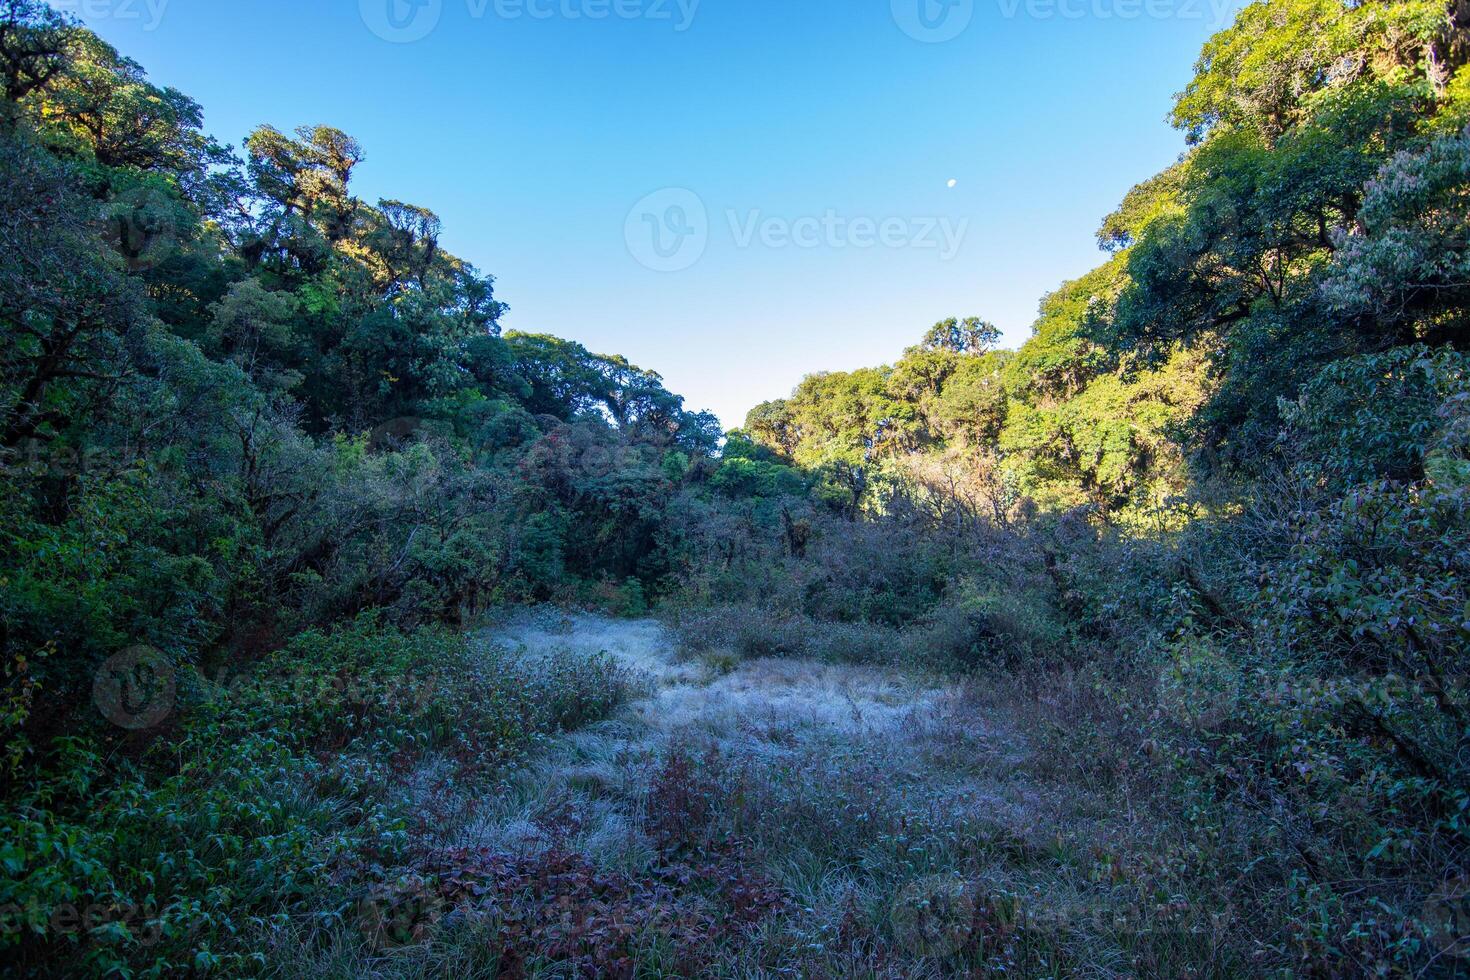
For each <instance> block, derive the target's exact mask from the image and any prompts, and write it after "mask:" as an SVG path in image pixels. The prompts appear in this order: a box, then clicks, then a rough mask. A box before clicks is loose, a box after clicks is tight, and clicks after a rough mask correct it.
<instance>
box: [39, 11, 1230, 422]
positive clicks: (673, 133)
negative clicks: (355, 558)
mask: <svg viewBox="0 0 1470 980" xmlns="http://www.w3.org/2000/svg"><path fill="white" fill-rule="evenodd" d="M680 2H681V0H53V3H54V4H55V5H56V6H58V7H60V8H63V9H70V10H72V11H74V12H76V13H78V14H79V15H80V16H81V18H82V20H83V21H84V22H86V23H87V24H88V25H89V26H91V27H92V28H94V29H95V30H97V31H98V32H99V33H100V34H102V36H103V37H105V38H107V39H108V40H109V41H111V42H113V43H114V44H116V45H117V46H118V47H119V48H120V49H121V50H122V51H123V52H124V53H125V54H128V55H130V56H132V57H133V58H135V59H137V60H138V61H140V62H141V63H142V64H143V65H144V66H145V67H146V68H147V69H148V71H149V72H150V75H151V76H152V78H153V79H154V80H155V81H156V82H158V83H159V84H167V85H173V86H176V87H178V88H180V89H182V90H183V91H185V92H186V93H188V94H189V95H191V96H192V97H194V98H195V99H197V100H198V101H199V102H201V103H202V104H203V106H204V108H205V111H206V125H207V127H208V129H209V130H210V131H211V132H213V133H214V134H215V135H217V136H218V137H219V138H220V139H222V140H225V141H227V142H230V143H233V144H235V145H237V146H238V145H239V143H240V141H241V139H242V138H243V137H244V135H245V134H246V133H247V132H249V130H250V129H252V128H253V127H254V126H256V125H258V124H261V123H270V124H272V125H275V126H277V127H278V128H280V129H284V130H289V129H291V128H294V127H296V126H298V125H302V124H309V123H317V122H322V123H328V124H330V125H334V126H337V127H339V128H341V129H343V130H345V131H347V132H349V133H351V134H352V135H354V136H356V137H357V138H358V139H359V140H360V141H361V142H362V144H363V145H364V147H365V149H366V152H367V161H366V163H365V164H364V165H363V166H362V167H361V169H360V171H359V176H358V178H357V184H356V192H357V193H358V194H359V195H360V196H361V197H363V198H364V199H367V200H372V201H375V200H377V199H378V198H379V197H393V198H398V199H402V200H407V201H411V202H413V203H416V204H422V205H424V206H427V207H430V208H432V209H434V210H435V211H437V212H438V213H439V214H440V215H441V216H442V217H443V219H444V223H445V244H446V246H447V247H449V248H450V249H451V250H452V251H454V252H455V253H456V254H458V255H460V256H462V257H464V258H466V259H468V260H469V261H471V262H473V263H474V264H475V265H476V266H478V267H479V268H480V269H482V270H483V271H485V272H489V273H491V274H493V275H495V276H496V277H497V280H498V292H499V295H500V297H501V299H503V300H504V301H506V302H508V303H509V304H510V305H511V307H512V312H511V314H510V315H509V317H508V318H507V320H506V326H507V327H508V328H510V329H515V330H524V331H535V332H547V333H554V334H558V335H561V336H565V337H569V338H572V339H574V340H578V341H580V342H582V343H584V344H586V345H587V346H588V347H590V348H592V349H593V350H596V351H599V352H603V353H621V354H625V355H627V356H628V357H629V358H630V359H631V360H633V361H634V362H635V363H638V364H640V365H642V366H644V367H647V368H652V369H654V370H657V371H659V372H660V373H662V374H663V375H664V377H665V379H666V381H667V383H668V385H669V387H670V388H672V389H673V390H675V391H678V392H680V393H681V394H684V395H686V396H687V397H688V400H689V402H690V406H691V407H693V408H708V409H711V410H713V411H715V412H716V413H717V414H718V415H719V416H720V417H721V419H722V420H723V421H724V422H725V423H726V425H730V426H733V425H738V424H739V423H740V422H741V421H743V418H744V415H745V412H746V410H748V409H749V408H750V407H751V406H753V405H754V404H756V403H758V402H760V401H763V400H765V399H767V398H773V397H782V396H784V395H786V394H788V393H789V392H790V390H791V388H792V387H793V386H794V385H795V384H796V383H797V382H798V381H799V380H800V379H801V378H802V376H803V375H805V374H807V373H810V372H813V371H817V370H824V369H828V370H830V369H848V368H855V367H859V366H863V365H871V364H880V363H884V362H888V361H891V360H893V359H894V358H895V357H897V356H898V355H899V353H900V352H901V351H902V349H903V348H904V347H905V346H907V345H908V344H910V343H912V342H913V341H914V340H915V339H917V337H918V336H919V335H920V334H921V333H922V331H923V330H924V329H925V328H926V327H927V326H928V325H930V324H932V323H934V322H935V321H936V320H939V319H942V318H944V317H946V316H951V315H958V316H967V315H979V316H983V317H985V318H987V319H990V320H993V321H994V322H996V323H997V324H999V325H1000V326H1001V328H1002V329H1003V330H1004V332H1005V336H1006V342H1007V344H1009V345H1019V344H1020V343H1022V342H1024V341H1025V339H1026V338H1027V337H1028V336H1029V335H1030V325H1031V322H1032V320H1033V318H1034V314H1035V311H1036V306H1037V301H1038V300H1039V298H1040V297H1041V296H1042V294H1044V293H1045V292H1047V291H1048V290H1051V289H1053V288H1055V287H1056V286H1057V285H1058V284H1059V283H1060V282H1061V281H1063V280H1064V279H1067V278H1072V277H1075V276H1077V275H1079V274H1081V273H1083V272H1085V271H1086V270H1087V269H1089V268H1091V267H1092V266H1093V265H1096V264H1097V263H1098V261H1100V256H1099V253H1098V252H1097V250H1096V245H1095V243H1094V240H1093V233H1094V231H1095V229H1096V228H1097V225H1098V223H1099V221H1100V219H1101V218H1102V216H1103V215H1104V214H1106V213H1107V212H1108V211H1109V210H1111V209H1112V207H1113V206H1114V205H1115V204H1116V203H1117V202H1118V201H1119V200H1120V199H1121V197H1122V195H1123V194H1124V193H1125V192H1126V191H1127V190H1128V188H1129V187H1130V186H1132V185H1133V184H1134V183H1136V182H1138V181H1139V180H1142V179H1144V178H1146V177H1148V176H1150V175H1152V174H1153V173H1155V172H1156V171H1158V170H1160V169H1161V168H1163V167H1165V166H1167V165H1168V164H1169V163H1170V162H1172V161H1173V160H1174V159H1175V158H1176V157H1177V156H1178V154H1179V152H1180V151H1181V149H1182V148H1183V141H1182V139H1181V137H1180V134H1178V133H1177V132H1175V131H1173V130H1172V129H1170V128H1169V127H1168V125H1167V123H1166V122H1165V116H1166V114H1167V112H1168V110H1169V106H1170V104H1171V98H1172V95H1173V93H1175V92H1177V91H1178V90H1179V89H1180V88H1182V87H1183V85H1184V84H1185V83H1186V82H1187V80H1188V78H1189V76H1190V70H1191V66H1192V64H1193V62H1194V60H1195V58H1196V57H1197V56H1198V53H1199V48H1200V45H1201V44H1202V42H1203V41H1204V40H1205V39H1206V38H1207V37H1208V36H1209V34H1210V33H1212V31H1213V30H1215V29H1217V28H1218V27H1219V26H1222V25H1221V24H1220V18H1221V17H1222V16H1228V11H1227V12H1225V13H1222V12H1221V11H1220V10H1219V9H1218V6H1219V4H1221V3H1224V2H1225V0H1147V2H1146V3H1145V0H1059V2H1060V3H1061V4H1062V5H1063V7H1064V8H1065V9H1062V8H1058V7H1056V6H1055V3H1056V2H1058V0H779V2H778V0H702V2H699V3H698V5H697V7H696V8H695V9H693V11H692V18H691V17H689V16H688V14H689V4H691V3H692V2H693V0H682V2H683V3H684V4H685V6H684V8H682V9H681V7H680V6H679V4H680ZM416 3H419V4H427V5H428V6H424V7H422V9H418V8H416V7H415V6H414V4H416ZM946 3H952V4H955V5H954V6H953V7H946ZM1212 3H1213V4H1214V6H1212ZM390 4H391V5H394V12H395V13H396V14H397V16H398V20H397V21H392V22H390V21H389V20H388V19H387V15H388V12H389V6H390ZM920 4H923V5H924V6H923V8H922V10H923V12H924V13H926V14H927V15H928V17H929V20H928V21H925V22H920V21H919V20H917V19H916V15H917V13H918V12H919V10H920V8H919V5H920ZM969 4H973V9H970V7H969V6H968V5H969ZM533 7H534V10H535V12H536V13H538V14H541V15H549V16H535V17H533V16H531V13H532V8H533ZM599 13H602V14H605V16H603V17H600V18H599V17H597V16H596V15H597V14H599ZM568 14H579V15H580V16H577V17H572V16H568ZM415 16H417V17H418V18H419V19H417V20H415V19H414V17H415ZM945 16H948V17H949V18H950V19H948V20H946V19H944V18H945ZM966 17H968V18H969V19H968V22H966V20H965V18H966ZM370 23H371V24H372V25H373V26H376V27H377V28H378V29H379V31H380V32H384V33H388V34H392V33H393V30H392V27H391V25H392V24H393V23H399V24H403V25H406V27H405V28H404V30H405V33H406V35H408V36H411V35H412V34H413V33H418V32H422V31H424V30H426V29H427V28H428V27H430V26H432V30H428V32H427V35H426V36H424V37H423V38H421V39H419V40H414V41H409V42H407V43H392V42H389V41H386V40H384V39H383V38H382V37H380V36H379V34H378V33H375V32H374V30H373V29H371V28H370V26H369V24H370ZM921 23H928V24H932V25H936V26H935V27H934V28H933V30H932V31H931V32H929V33H926V31H925V29H924V28H922V27H920V26H919V25H920V24H921ZM901 24H906V25H908V27H909V28H910V29H911V30H912V31H913V32H914V33H917V34H919V35H920V36H922V37H928V38H931V39H932V38H934V37H938V36H942V35H944V34H947V33H952V32H953V31H954V30H955V29H957V28H958V27H959V26H964V29H963V30H961V31H959V32H958V34H957V35H956V36H955V37H953V38H952V39H949V40H945V41H937V42H936V41H932V40H931V41H924V40H918V39H916V38H915V37H913V36H910V34H909V33H905V30H904V29H903V27H902V26H901ZM680 27H685V28H686V29H683V30H680V29H679V28H680ZM399 36H405V35H403V34H401V35H399ZM950 180H954V181H956V182H957V183H956V184H955V186H954V187H953V188H951V187H949V186H948V182H949V181H950ZM671 187H672V188H683V189H687V190H688V191H692V192H693V193H694V194H695V195H696V196H697V201H698V203H699V204H700V205H701V206H703V207H704V209H705V211H706V213H707V215H708V233H707V245H706V247H705V248H704V250H703V252H702V254H700V255H699V258H698V261H697V262H695V263H694V264H693V265H691V266H689V267H688V268H683V269H680V270H678V271H672V272H667V271H654V270H652V269H650V268H647V267H645V265H644V264H640V262H639V261H638V259H637V258H635V256H637V255H639V254H644V253H643V252H642V251H641V250H640V247H638V246H637V245H636V244H635V246H634V247H631V248H630V238H629V232H630V230H631V232H632V233H633V235H634V236H635V237H636V234H637V232H638V229H639V227H640V224H639V219H640V218H641V215H639V214H636V213H634V214H632V220H631V221H630V212H631V211H632V209H634V207H635V205H636V204H637V203H638V202H639V201H640V200H641V199H643V198H644V197H645V196H646V195H649V194H651V193H653V192H655V191H659V190H661V189H663V188H671ZM666 198H667V195H665V197H664V198H655V199H654V200H655V202H661V203H658V207H657V208H656V209H655V212H654V214H655V217H656V219H657V220H659V221H664V220H665V219H669V220H673V219H678V218H681V217H682V218H683V219H684V220H685V224H680V225H679V227H681V228H682V227H685V226H686V224H687V221H688V220H689V216H688V215H687V214H683V215H680V214H674V215H672V218H670V215H669V214H668V213H667V212H666V210H665V209H664V206H665V203H666ZM679 200H688V198H687V196H685V197H682V198H680V199H679ZM731 213H733V215H734V218H733V220H732V218H731ZM829 215H830V216H831V217H832V218H835V219H837V221H838V224H836V225H833V224H832V223H831V220H830V219H829V220H828V221H827V227H826V228H825V229H823V230H819V224H818V223H819V222H820V221H821V220H822V219H824V217H825V216H829ZM752 218H755V219H756V220H757V221H758V224H756V225H755V226H753V228H752V226H751V224H750V223H751V220H752ZM803 218H806V219H816V220H809V221H808V222H806V223H805V224H801V223H799V219H803ZM865 221H867V222H871V223H872V225H874V226H881V223H882V222H884V221H890V222H897V223H896V224H892V225H891V227H890V236H889V240H888V241H887V242H882V241H877V240H875V239H872V229H871V228H869V229H868V231H867V235H866V236H865V235H864V233H863V231H862V228H863V224H864V222H865ZM852 222H857V225H856V226H853V225H852V224H851V223H852ZM931 222H942V223H941V224H936V225H935V227H934V230H933V232H932V233H927V234H926V233H925V228H926V226H927V225H928V224H929V223H931ZM834 227H835V229H836V230H832V229H833V228H834ZM944 228H948V229H949V231H950V233H951V235H954V234H957V233H958V232H959V231H960V230H961V229H963V232H964V234H963V237H962V238H960V239H959V247H958V249H957V250H956V251H954V254H952V255H951V254H948V252H949V251H950V250H949V249H947V248H945V247H934V248H930V247H921V246H923V245H924V244H926V243H928V242H934V243H936V244H937V245H940V246H943V244H944V242H945V238H944V236H943V234H941V230H942V229H944ZM747 232H753V237H750V238H749V240H748V241H745V242H742V238H743V237H744V236H745V234H746V233H747ZM649 233H650V234H651V232H649ZM791 235H795V236H797V237H801V238H802V240H803V242H805V243H807V244H811V243H815V245H814V247H798V246H796V245H794V244H792V243H791V242H790V240H789V237H790V236H791ZM870 239H871V247H858V246H859V245H862V244H863V243H864V242H867V241H870ZM913 239H917V240H918V241H917V242H915V241H913ZM644 244H645V245H646V243H644ZM687 258H688V253H686V254H684V255H682V256H676V259H675V264H681V265H682V264H684V260H686V259H687Z"/></svg>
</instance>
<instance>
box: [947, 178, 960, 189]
mask: <svg viewBox="0 0 1470 980" xmlns="http://www.w3.org/2000/svg"><path fill="white" fill-rule="evenodd" d="M958 183H959V181H957V180H955V179H954V178H953V177H951V178H950V180H949V186H950V187H954V186H955V185H957V184H958Z"/></svg>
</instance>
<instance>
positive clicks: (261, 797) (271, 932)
mask: <svg viewBox="0 0 1470 980" xmlns="http://www.w3.org/2000/svg"><path fill="white" fill-rule="evenodd" d="M1467 64H1470V7H1467V6H1466V4H1465V3H1464V2H1463V0H1354V2H1347V0H1258V2H1255V3H1252V4H1250V5H1249V6H1246V7H1244V9H1243V10H1241V11H1240V13H1239V14H1238V16H1237V17H1236V19H1235V20H1234V22H1233V23H1231V24H1230V25H1229V26H1227V27H1226V28H1224V29H1223V30H1221V31H1219V32H1218V33H1217V34H1215V35H1214V36H1213V37H1212V38H1211V39H1210V40H1209V41H1208V43H1207V44H1206V46H1205V47H1204V49H1203V51H1202V52H1201V53H1200V55H1199V59H1198V63H1197V65H1196V68H1195V72H1194V76H1193V78H1192V79H1191V80H1190V81H1189V83H1188V85H1187V87H1186V88H1185V89H1184V91H1183V92H1182V93H1180V94H1179V95H1177V97H1176V98H1175V100H1174V102H1173V105H1172V109H1171V115H1170V120H1171V122H1172V123H1173V125H1174V126H1175V127H1177V129H1178V130H1179V131H1180V133H1181V135H1182V139H1183V143H1184V146H1185V149H1184V151H1183V152H1182V153H1181V155H1180V157H1179V159H1178V162H1177V163H1176V164H1175V165H1174V166H1172V167H1170V168H1169V169H1167V170H1165V171H1163V172H1162V173H1159V174H1157V175H1154V176H1151V177H1147V176H1146V175H1140V177H1146V179H1143V180H1142V182H1141V183H1139V184H1137V186H1135V187H1134V188H1133V190H1132V191H1130V192H1129V193H1128V194H1127V196H1126V197H1125V198H1124V199H1123V201H1122V202H1121V203H1120V204H1119V205H1118V207H1117V209H1116V210H1115V211H1114V212H1113V213H1111V214H1109V215H1107V216H1105V217H1104V218H1103V219H1102V223H1101V225H1100V227H1099V229H1098V232H1097V241H1098V245H1099V248H1100V250H1101V262H1100V264H1099V265H1098V266H1097V267H1096V268H1095V269H1094V270H1093V271H1091V272H1089V273H1087V274H1086V275H1085V276H1083V277H1082V278H1079V279H1077V280H1075V281H1071V282H1066V283H1063V284H1061V285H1059V286H1058V287H1057V288H1056V289H1055V291H1053V292H1052V293H1050V294H1049V295H1047V296H1045V297H1044V298H1042V300H1041V302H1040V308H1039V313H1038V315H1037V318H1036V321H1035V324H1034V326H1033V332H1032V336H1031V338H1030V340H1029V341H1027V342H1026V343H1025V344H1024V345H1022V346H1020V347H1019V349H1016V350H1006V349H1002V348H1001V347H1000V333H999V331H998V330H997V329H996V328H995V327H994V326H992V325H991V324H990V323H988V322H987V321H986V320H985V319H983V318H982V317H979V316H969V315H965V316H955V317H954V318H951V319H947V320H944V321H943V322H940V323H937V324H935V325H934V326H933V327H932V328H930V329H929V330H927V332H926V331H925V330H924V328H923V326H922V324H913V323H910V324H895V325H894V328H893V329H894V332H895V335H898V336H911V337H912V341H913V346H911V347H910V348H909V349H908V350H907V351H906V352H905V353H904V355H903V356H902V358H901V359H899V360H898V361H897V362H896V363H893V364H890V365H882V366H875V367H872V368H868V369H863V370H857V371H851V372H821V371H820V370H819V369H820V368H821V367H822V365H819V364H814V365H812V368H813V370H814V371H816V372H817V373H813V374H811V375H809V376H808V377H807V378H806V380H805V381H803V382H802V383H801V384H800V386H799V387H798V388H797V389H796V390H795V391H794V392H792V393H791V394H790V395H789V397H786V398H782V399H777V400H772V401H768V402H766V403H764V404H762V405H761V406H759V407H758V408H756V409H755V410H754V411H752V412H751V413H750V415H749V417H748V418H747V419H746V420H745V423H744V425H743V427H741V428H738V429H735V430H731V431H728V432H727V431H722V429H721V425H720V423H719V421H718V420H717V419H715V418H714V417H713V416H711V415H709V414H706V413H701V412H694V411H691V410H689V409H688V408H687V407H686V403H685V400H684V399H683V398H681V397H680V396H679V395H678V394H675V393H674V392H671V391H670V390H668V388H667V387H666V386H665V383H664V380H663V378H662V377H661V376H660V375H659V374H658V373H656V372H655V371H653V370H650V369H646V368H643V367H639V366H635V365H634V364H632V363H630V362H629V361H628V360H627V359H626V358H624V357H622V356H619V355H616V354H600V353H594V352H592V351H590V350H588V349H587V348H586V347H584V346H583V345H581V344H579V343H577V342H575V341H572V340H567V339H561V338H559V337H556V336H551V335H546V334H529V333H518V332H515V331H509V330H503V329H502V326H501V320H502V318H503V317H504V315H505V312H506V309H505V307H504V306H503V304H502V302H501V301H500V300H499V299H498V298H497V291H496V285H497V284H496V281H495V278H494V277H493V276H492V275H490V274H488V273H487V272H485V271H482V270H479V269H476V268H475V267H474V266H472V265H471V264H469V263H468V262H466V261H464V260H463V259H460V258H458V257H456V256H455V255H452V254H450V253H449V252H448V251H447V250H446V249H445V248H444V247H442V246H441V244H440V238H441V235H442V232H443V226H442V224H441V218H440V216H438V215H436V214H434V213H433V212H431V211H429V210H427V209H425V208H423V207H419V206H416V205H414V204H410V203H407V202H404V201H398V200H378V201H376V202H372V201H367V200H363V199H361V198H359V197H358V196H356V193H355V186H354V183H353V178H354V171H355V170H356V169H357V168H358V166H359V165H360V164H361V162H362V161H363V160H364V159H365V158H366V155H367V154H368V153H370V152H371V151H372V148H371V147H364V146H361V145H359V144H358V142H357V141H356V140H355V139H354V138H353V137H352V136H350V135H348V134H347V133H344V132H342V131H340V130H338V129H335V128H332V127H331V126H329V125H318V126H312V127H305V128H302V129H299V130H296V131H292V132H282V131H281V130H278V129H276V128H273V127H272V126H270V125H262V126H260V127H259V128H257V129H256V130H254V132H252V133H251V134H250V135H249V137H248V139H246V140H245V141H244V143H243V145H241V146H239V147H231V146H227V145H225V144H223V143H221V142H219V141H218V140H217V139H216V138H215V137H213V136H211V135H210V134H209V133H207V132H206V131H205V129H204V128H203V126H204V124H203V108H202V107H201V106H200V105H199V104H198V103H196V102H195V101H193V100H192V99H191V98H190V97H189V96H188V95H186V94H185V93H183V92H180V91H178V90H176V89H173V88H169V87H164V86H162V85H161V84H160V83H158V82H155V81H154V80H152V79H150V76H149V74H148V73H147V71H145V68H144V66H142V65H140V64H138V63H137V62H135V61H133V60H131V59H130V58H129V57H128V56H127V55H126V54H125V53H123V52H120V51H118V50H116V49H114V48H113V47H112V46H110V45H109V44H108V43H106V42H105V41H103V40H102V39H101V38H100V37H99V36H98V35H96V34H95V33H93V32H91V31H89V30H88V29H87V28H85V27H83V26H81V25H80V24H78V23H77V22H75V21H74V20H73V19H71V18H69V17H67V16H64V15H62V14H60V13H57V12H56V11H55V10H54V9H53V8H51V7H50V6H48V5H46V4H45V3H43V2H40V0H0V85H3V88H4V99H3V102H0V175H3V180H0V367H3V373H0V486H3V492H0V663H3V670H4V679H3V686H0V775H3V778H0V787H3V790H0V796H3V808H0V963H3V964H5V965H4V966H0V973H5V974H8V975H16V976H109V977H112V976H115V977H146V976H187V975H200V976H203V975H214V976H283V977H284V976H343V977H346V976H404V977H410V976H423V977H428V976H440V975H444V974H456V975H461V976H486V977H501V976H504V977H568V978H572V977H602V976H610V977H629V978H631V977H662V976H670V977H673V976H690V977H694V976H701V977H703V976H725V977H742V978H745V977H767V976H770V977H774V976H799V977H848V976H854V977H873V978H879V977H895V978H898V977H941V976H976V977H978V976H992V975H994V976H999V975H1007V976H1016V975H1019V976H1025V977H1058V976H1091V977H1127V976H1145V977H1236V976H1276V977H1291V976H1302V977H1324V978H1325V977H1350V976H1392V977H1454V976H1467V975H1470V679H1467V678H1470V586H1467V580H1470V67H1467ZM1161 104H1162V102H1161ZM448 220H452V218H450V219H448ZM956 312H958V311H956ZM772 394H778V392H772ZM588 631H591V632H592V635H591V636H590V638H589V637H588V635H587V634H588ZM665 646H667V648H668V651H671V652H667V656H666V657H665V652H659V653H657V655H656V656H655V654H654V653H650V652H648V651H649V650H655V649H656V650H658V651H663V650H664V647H665ZM659 658H664V659H659ZM742 699H744V700H742ZM800 699H805V700H801V701H800V704H797V703H796V702H797V701H798V700H800ZM650 704H652V705H654V706H656V707H657V708H658V710H657V711H655V712H654V714H656V715H657V717H656V718H655V717H653V715H650V710H652V709H650V708H649V707H648V706H649V705H650ZM721 712H724V714H722V713H721ZM685 715H687V716H688V717H685ZM727 715H728V717H727ZM753 719H755V720H753ZM759 719H765V720H764V721H760V720H759ZM814 719H815V720H814ZM756 728H759V731H758V732H756V731H755V729H756Z"/></svg>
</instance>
